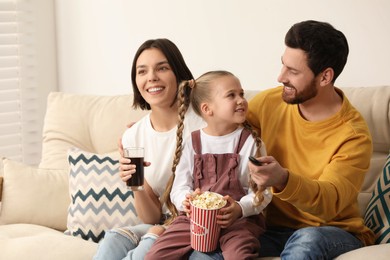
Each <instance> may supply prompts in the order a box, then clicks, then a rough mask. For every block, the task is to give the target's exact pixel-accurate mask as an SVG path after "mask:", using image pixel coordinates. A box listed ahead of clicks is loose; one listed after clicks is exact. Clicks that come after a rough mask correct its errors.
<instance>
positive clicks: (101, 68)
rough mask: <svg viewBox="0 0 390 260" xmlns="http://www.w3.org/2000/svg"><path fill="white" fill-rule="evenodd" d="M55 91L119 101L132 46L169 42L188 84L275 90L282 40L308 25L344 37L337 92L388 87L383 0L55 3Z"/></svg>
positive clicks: (386, 4)
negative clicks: (236, 82)
mask: <svg viewBox="0 0 390 260" xmlns="http://www.w3.org/2000/svg"><path fill="white" fill-rule="evenodd" d="M55 3H56V19H57V41H58V60H59V61H58V62H59V63H58V65H59V72H58V74H59V86H60V90H62V91H64V92H72V93H85V94H99V95H100V94H102V95H106V94H108V95H111V94H112V95H114V94H126V93H129V92H130V91H131V82H130V69H131V62H132V58H133V55H134V53H135V51H136V49H137V48H138V46H139V45H140V44H141V43H142V42H144V41H145V40H147V39H150V38H159V37H165V38H169V39H171V40H172V41H173V42H175V43H176V44H177V46H178V47H179V49H180V50H181V51H182V54H183V56H184V58H185V59H186V61H187V64H188V65H189V67H190V68H191V70H192V72H193V74H194V76H195V77H198V76H199V75H200V74H202V73H203V72H206V71H208V70H213V69H227V70H230V71H231V72H233V73H234V74H236V75H237V76H238V77H239V78H240V79H241V83H242V85H243V87H244V88H246V89H265V88H269V87H273V86H275V85H276V84H277V81H276V78H277V75H278V73H279V70H280V67H281V64H280V56H281V55H282V52H283V50H284V43H283V41H284V35H285V33H286V32H287V30H288V29H289V28H290V26H291V25H292V24H294V23H296V22H299V21H302V20H307V19H315V20H321V21H327V22H330V23H331V24H332V25H334V26H335V27H336V28H337V29H339V30H341V31H343V32H344V33H345V35H346V36H347V38H348V40H349V44H350V56H349V60H348V63H347V66H346V68H345V70H344V72H343V74H342V75H341V76H340V78H339V79H338V81H337V82H336V83H337V85H339V86H373V85H382V84H390V77H389V76H390V65H389V64H390V50H389V46H390V15H389V13H390V1H388V0H342V1H340V0H328V1H317V0H296V1H288V0H272V1H265V0H244V1H238V0H192V1H187V0H165V1H152V0H142V1H133V0H56V2H55Z"/></svg>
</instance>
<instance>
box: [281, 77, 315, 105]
mask: <svg viewBox="0 0 390 260" xmlns="http://www.w3.org/2000/svg"><path fill="white" fill-rule="evenodd" d="M285 86H286V87H290V88H293V89H294V90H295V96H291V95H287V94H286V93H285V92H284V91H283V93H282V98H283V100H284V102H286V103H287V104H302V103H304V102H306V101H308V100H309V99H311V98H313V97H315V96H316V95H317V92H318V90H317V87H316V81H315V78H314V79H313V80H312V81H311V82H310V83H309V84H308V85H307V87H306V88H304V89H303V91H301V92H297V89H296V88H295V87H294V86H293V85H289V84H285Z"/></svg>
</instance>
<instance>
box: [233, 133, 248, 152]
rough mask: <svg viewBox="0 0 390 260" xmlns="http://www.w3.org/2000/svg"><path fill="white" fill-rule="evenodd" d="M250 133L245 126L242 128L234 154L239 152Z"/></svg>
mask: <svg viewBox="0 0 390 260" xmlns="http://www.w3.org/2000/svg"><path fill="white" fill-rule="evenodd" d="M250 135H251V132H250V131H249V130H248V129H246V128H243V129H242V131H241V135H240V140H239V141H238V145H237V147H236V151H235V153H236V154H238V153H240V151H241V148H242V147H243V146H244V144H245V142H246V139H248V137H249V136H250Z"/></svg>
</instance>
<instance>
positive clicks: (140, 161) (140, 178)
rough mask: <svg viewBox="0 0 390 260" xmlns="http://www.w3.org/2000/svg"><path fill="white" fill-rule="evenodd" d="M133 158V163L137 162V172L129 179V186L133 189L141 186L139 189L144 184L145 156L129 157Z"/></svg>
mask: <svg viewBox="0 0 390 260" xmlns="http://www.w3.org/2000/svg"><path fill="white" fill-rule="evenodd" d="M129 159H130V160H131V162H130V163H131V164H135V165H136V168H135V173H134V174H133V175H131V178H130V179H129V180H127V182H126V184H127V186H130V187H131V189H133V188H134V189H137V188H136V187H141V188H138V189H142V186H143V185H144V158H143V157H141V158H140V157H138V158H129Z"/></svg>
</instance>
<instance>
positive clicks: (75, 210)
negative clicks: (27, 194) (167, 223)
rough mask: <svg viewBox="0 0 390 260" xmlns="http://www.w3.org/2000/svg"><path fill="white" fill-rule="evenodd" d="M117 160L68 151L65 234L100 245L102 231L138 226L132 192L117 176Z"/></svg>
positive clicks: (138, 221) (112, 155) (111, 157)
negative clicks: (67, 200) (68, 203)
mask: <svg viewBox="0 0 390 260" xmlns="http://www.w3.org/2000/svg"><path fill="white" fill-rule="evenodd" d="M118 156H119V155H118V154H117V153H115V154H114V153H112V154H103V155H100V154H94V153H90V152H85V151H82V150H80V149H77V148H72V149H70V150H69V151H68V160H69V165H70V174H69V193H70V196H71V203H70V205H69V209H68V220H67V230H66V231H65V234H68V235H73V236H77V237H81V238H83V239H86V240H92V241H94V242H99V240H101V239H102V238H103V236H104V233H105V230H108V229H111V228H114V227H121V226H129V225H137V224H139V223H141V222H140V220H139V219H138V218H137V215H136V211H135V208H134V197H133V192H132V191H129V190H128V189H127V187H126V184H125V183H124V182H122V180H121V179H120V177H119V175H118V168H119V161H118V159H119V157H118Z"/></svg>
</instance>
